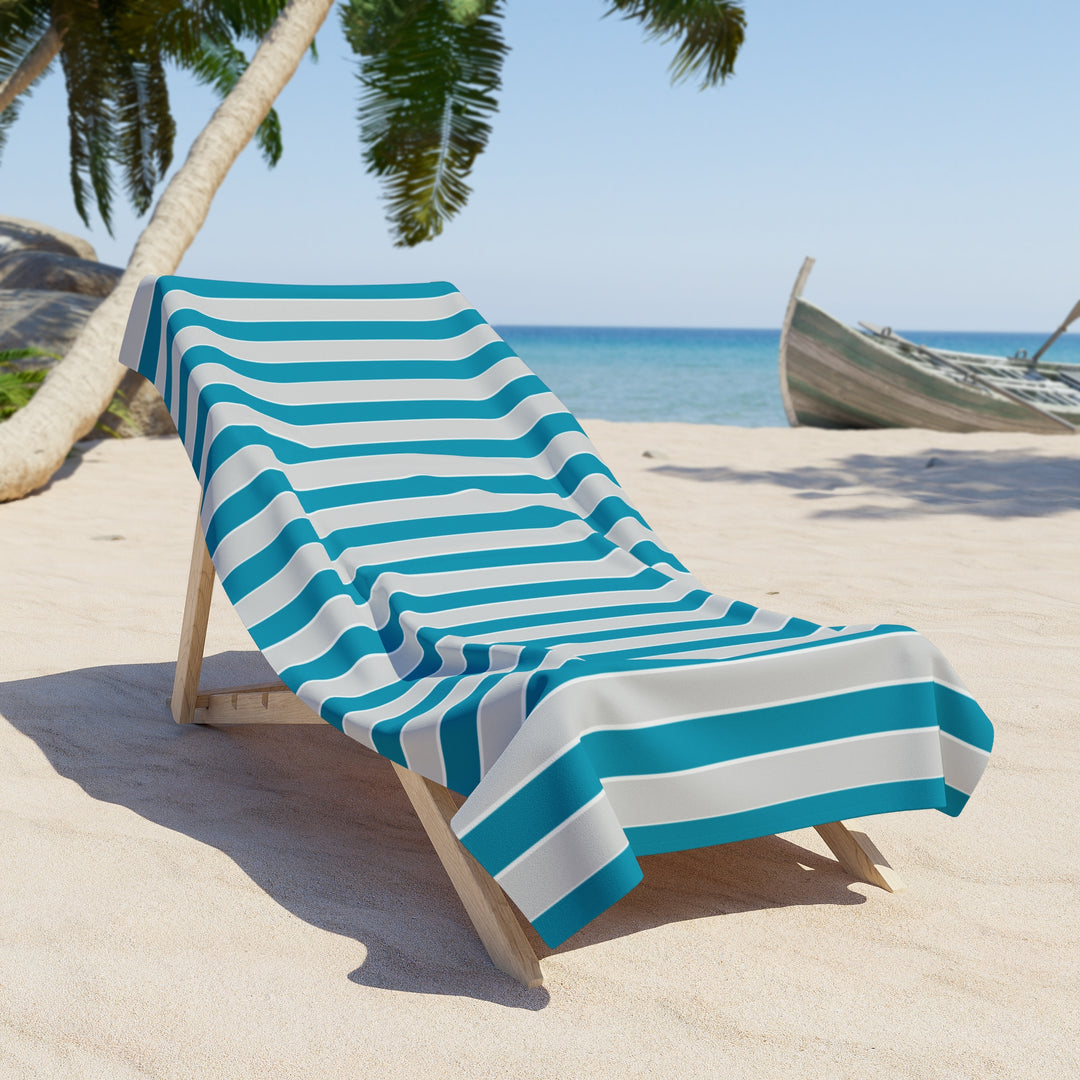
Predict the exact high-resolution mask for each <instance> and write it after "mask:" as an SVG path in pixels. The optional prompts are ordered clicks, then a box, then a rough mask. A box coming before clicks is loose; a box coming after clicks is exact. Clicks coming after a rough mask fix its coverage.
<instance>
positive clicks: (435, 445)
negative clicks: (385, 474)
mask: <svg viewBox="0 0 1080 1080" xmlns="http://www.w3.org/2000/svg"><path fill="white" fill-rule="evenodd" d="M569 432H574V433H577V434H583V432H582V431H581V427H580V425H579V424H578V423H577V421H576V420H575V419H574V418H573V417H572V416H571V415H570V414H569V413H560V412H555V413H549V414H548V415H546V416H543V417H541V418H540V419H539V420H537V421H536V423H535V424H533V425H532V427H530V428H529V430H528V431H526V432H525V433H524V434H523V435H518V436H516V437H514V438H508V439H438V438H435V439H408V440H404V439H402V440H394V441H389V442H378V443H355V442H349V443H340V444H336V445H333V446H306V445H304V444H303V443H301V442H297V441H295V440H292V439H285V438H282V437H281V436H279V435H272V434H270V432H268V431H264V430H263V429H262V428H259V427H256V426H255V425H253V424H230V425H229V426H228V427H226V428H225V429H223V430H222V431H219V432H217V433H216V434H215V435H214V438H213V440H212V442H211V444H210V452H209V455H208V458H207V470H206V476H205V477H204V478H203V487H204V488H205V487H206V485H207V484H208V483H209V482H210V480H211V479H212V477H213V475H214V472H215V471H216V469H217V468H218V467H219V466H220V464H221V463H222V461H225V460H227V459H228V458H229V457H231V456H232V455H233V454H235V453H237V452H238V451H240V450H244V449H247V448H248V447H249V446H259V445H262V446H265V447H267V448H268V449H269V450H271V451H272V452H273V454H274V455H275V457H276V458H277V459H278V461H279V462H281V463H283V464H285V465H297V464H302V463H307V462H322V461H337V460H341V459H348V458H369V457H383V456H385V455H390V454H413V455H424V454H426V455H430V456H431V457H466V458H478V459H485V458H507V459H511V460H513V459H519V458H534V457H539V456H540V455H541V454H543V453H544V451H545V450H547V448H548V446H549V445H550V444H551V441H552V440H553V439H555V438H556V437H558V436H559V435H564V434H567V433H569ZM219 442H220V443H221V446H220V447H218V446H217V444H218V443H219ZM195 460H196V461H198V460H199V458H198V457H195Z"/></svg>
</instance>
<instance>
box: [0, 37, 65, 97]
mask: <svg viewBox="0 0 1080 1080" xmlns="http://www.w3.org/2000/svg"><path fill="white" fill-rule="evenodd" d="M63 40H64V35H63V33H62V32H61V31H59V30H57V29H56V24H55V23H50V24H49V29H48V30H46V31H45V33H44V34H42V35H41V38H40V40H39V41H38V43H37V44H36V45H35V46H34V47H33V48H32V49H31V50H30V52H28V53H27V54H26V56H25V57H23V62H22V63H21V64H20V65H19V66H18V67H17V68H16V69H15V70H14V71H13V72H12V73H11V74H10V75H9V76H8V77H7V78H6V79H5V80H4V81H3V82H2V83H0V113H2V112H3V111H4V110H5V109H6V108H7V107H8V106H9V105H10V104H11V103H12V102H13V101H14V100H15V99H16V98H17V97H18V96H19V95H20V94H21V93H22V92H23V91H24V90H25V89H26V88H27V87H28V86H30V85H31V83H33V81H34V80H35V79H36V78H37V77H38V76H39V75H40V74H41V73H42V72H43V71H44V70H45V69H46V68H47V67H48V66H49V65H50V64H51V63H52V62H53V59H54V57H55V56H56V54H57V53H58V52H59V51H60V45H61V43H62V42H63Z"/></svg>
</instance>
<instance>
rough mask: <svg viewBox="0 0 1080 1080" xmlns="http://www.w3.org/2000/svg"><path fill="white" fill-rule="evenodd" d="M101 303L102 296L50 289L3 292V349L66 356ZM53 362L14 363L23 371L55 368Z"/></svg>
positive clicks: (0, 305) (33, 359)
mask: <svg viewBox="0 0 1080 1080" xmlns="http://www.w3.org/2000/svg"><path fill="white" fill-rule="evenodd" d="M100 303H101V297H100V296H79V295H78V294H77V293H68V292H55V291H54V290H51V289H0V349H22V348H26V347H27V346H34V347H35V348H38V349H46V350H48V351H49V352H54V353H59V354H60V355H61V356H63V354H64V353H66V352H67V351H68V349H69V348H71V343H72V342H73V341H74V340H75V338H76V337H78V334H79V331H80V330H81V329H82V326H83V323H84V322H86V320H87V319H88V318H89V317H90V312H91V311H93V310H94V308H96V307H97V306H98V304H100ZM53 363H55V361H51V360H46V358H44V357H30V358H28V359H26V360H16V361H15V364H16V366H18V367H24V368H44V367H52V365H53Z"/></svg>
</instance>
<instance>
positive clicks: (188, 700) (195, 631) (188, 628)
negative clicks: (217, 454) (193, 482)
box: [169, 517, 214, 724]
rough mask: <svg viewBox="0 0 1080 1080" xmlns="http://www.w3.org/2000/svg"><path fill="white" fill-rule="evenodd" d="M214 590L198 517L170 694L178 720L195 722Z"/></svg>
mask: <svg viewBox="0 0 1080 1080" xmlns="http://www.w3.org/2000/svg"><path fill="white" fill-rule="evenodd" d="M213 593H214V564H213V563H212V562H211V561H210V552H209V551H207V550H206V541H205V540H204V539H203V532H202V524H201V523H200V521H199V519H198V517H196V518H195V541H194V543H193V544H192V548H191V567H190V570H189V572H188V583H187V596H186V598H185V600H184V622H183V624H182V626H181V630H180V652H179V654H178V656H177V658H176V674H175V675H174V677H173V692H172V697H171V698H169V708H170V709H171V711H172V715H173V719H174V720H175V721H176V722H177V723H178V724H191V723H194V722H195V709H196V704H195V699H196V697H197V695H198V692H199V672H200V671H201V670H202V658H203V648H204V647H205V645H206V624H207V621H208V620H209V618H210V598H211V596H213ZM174 702H175V705H174V704H173V703H174Z"/></svg>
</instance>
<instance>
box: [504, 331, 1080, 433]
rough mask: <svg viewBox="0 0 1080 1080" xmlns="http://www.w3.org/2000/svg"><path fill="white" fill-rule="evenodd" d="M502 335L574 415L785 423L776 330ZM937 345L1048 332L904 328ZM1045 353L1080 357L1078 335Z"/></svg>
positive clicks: (1005, 345)
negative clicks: (969, 331) (991, 331)
mask: <svg viewBox="0 0 1080 1080" xmlns="http://www.w3.org/2000/svg"><path fill="white" fill-rule="evenodd" d="M497 329H498V331H499V333H500V334H501V335H502V336H503V337H504V338H505V339H506V341H507V342H509V344H510V346H511V347H512V348H513V349H514V350H515V351H516V352H517V354H518V355H519V356H520V357H521V358H522V359H523V360H524V361H525V362H526V363H527V364H528V365H529V366H530V367H531V368H532V369H533V371H535V372H536V374H537V375H539V376H540V378H541V379H543V380H544V382H545V383H547V385H548V386H549V387H551V389H552V390H553V391H554V392H555V394H556V395H557V396H558V397H559V398H560V399H561V400H562V401H563V403H564V404H565V405H566V406H567V407H568V408H569V409H570V410H571V411H572V412H573V413H575V414H576V415H577V416H580V417H582V418H589V419H597V420H628V421H642V420H679V421H682V422H684V423H691V424H733V425H735V426H738V427H786V426H787V418H786V417H785V416H784V406H783V405H782V404H781V401H780V384H779V375H778V372H777V354H778V351H779V348H780V331H779V330H684V329H669V328H664V329H659V328H658V329H649V328H641V327H606V326H500V327H498V328H497ZM898 332H899V333H901V334H902V335H903V336H904V337H906V338H910V339H911V340H913V341H918V342H922V343H924V344H926V345H931V346H937V347H938V348H945V349H957V350H960V351H962V352H976V353H988V354H990V355H996V356H1011V355H1012V354H1013V353H1015V352H1016V350H1017V349H1026V350H1027V351H1028V353H1029V354H1030V353H1033V352H1034V351H1035V350H1036V349H1037V348H1038V347H1039V346H1040V345H1041V344H1042V342H1043V341H1044V340H1045V339H1046V337H1047V336H1048V333H1049V331H1048V332H1047V334H1026V333H1017V334H1004V333H994V334H981V333H968V332H964V331H940V330H937V331H918V330H900V331H898ZM1047 359H1054V360H1060V361H1068V362H1070V363H1077V364H1080V334H1065V335H1064V336H1063V337H1061V338H1060V339H1059V340H1058V341H1057V343H1056V344H1055V345H1054V346H1053V347H1052V349H1051V350H1050V352H1049V353H1048V354H1047Z"/></svg>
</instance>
